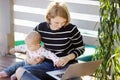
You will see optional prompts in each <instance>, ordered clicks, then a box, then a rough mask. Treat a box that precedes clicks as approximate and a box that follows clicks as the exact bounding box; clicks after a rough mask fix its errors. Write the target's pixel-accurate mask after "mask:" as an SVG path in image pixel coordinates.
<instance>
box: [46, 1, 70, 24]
mask: <svg viewBox="0 0 120 80" xmlns="http://www.w3.org/2000/svg"><path fill="white" fill-rule="evenodd" d="M56 16H60V17H62V18H64V19H66V20H67V21H66V23H65V26H66V25H68V24H69V23H70V20H71V19H70V13H69V11H68V8H67V5H66V4H65V3H64V2H61V3H59V2H51V3H50V4H49V6H48V8H47V12H46V20H47V22H48V23H49V24H50V19H51V18H55V17H56Z"/></svg>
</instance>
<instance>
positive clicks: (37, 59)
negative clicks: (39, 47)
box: [35, 57, 45, 63]
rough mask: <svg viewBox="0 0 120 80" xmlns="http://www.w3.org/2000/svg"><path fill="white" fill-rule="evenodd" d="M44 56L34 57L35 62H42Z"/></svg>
mask: <svg viewBox="0 0 120 80" xmlns="http://www.w3.org/2000/svg"><path fill="white" fill-rule="evenodd" d="M44 59H45V58H44V57H36V58H35V61H36V62H37V63H42V62H43V61H44Z"/></svg>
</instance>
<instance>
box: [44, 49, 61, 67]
mask: <svg viewBox="0 0 120 80" xmlns="http://www.w3.org/2000/svg"><path fill="white" fill-rule="evenodd" d="M43 55H44V56H45V57H46V58H48V59H51V60H52V61H53V63H54V65H55V63H56V62H57V61H58V60H59V57H57V56H56V55H55V54H54V53H52V52H51V51H47V50H46V51H45V53H43Z"/></svg>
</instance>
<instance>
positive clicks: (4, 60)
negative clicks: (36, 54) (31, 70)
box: [0, 55, 22, 80]
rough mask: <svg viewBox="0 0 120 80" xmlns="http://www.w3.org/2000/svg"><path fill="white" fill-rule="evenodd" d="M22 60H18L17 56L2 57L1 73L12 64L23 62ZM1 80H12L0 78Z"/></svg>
mask: <svg viewBox="0 0 120 80" xmlns="http://www.w3.org/2000/svg"><path fill="white" fill-rule="evenodd" d="M21 60H22V58H16V57H15V56H12V55H7V56H3V57H0V71H2V70H3V69H4V68H6V67H8V66H9V65H11V64H12V63H15V62H18V61H21ZM0 80H10V78H4V79H3V78H0Z"/></svg>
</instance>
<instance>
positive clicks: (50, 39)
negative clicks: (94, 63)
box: [34, 22, 85, 57]
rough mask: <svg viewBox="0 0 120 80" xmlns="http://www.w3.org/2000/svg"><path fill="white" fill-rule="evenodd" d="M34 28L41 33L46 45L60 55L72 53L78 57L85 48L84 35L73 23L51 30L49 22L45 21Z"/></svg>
mask: <svg viewBox="0 0 120 80" xmlns="http://www.w3.org/2000/svg"><path fill="white" fill-rule="evenodd" d="M34 30H35V31H37V32H39V33H40V34H41V36H42V41H43V42H44V47H45V48H46V49H48V50H50V51H52V52H54V53H55V54H56V55H57V56H58V57H62V56H66V55H68V54H71V53H74V54H75V56H76V57H78V56H80V55H81V54H82V53H83V52H84V50H85V48H84V43H83V38H82V35H81V34H80V32H79V30H78V29H77V27H76V26H75V25H73V24H69V25H67V26H66V27H62V28H60V29H59V30H51V29H50V27H49V24H48V23H47V22H43V23H40V24H39V25H37V26H36V27H35V29H34Z"/></svg>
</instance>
